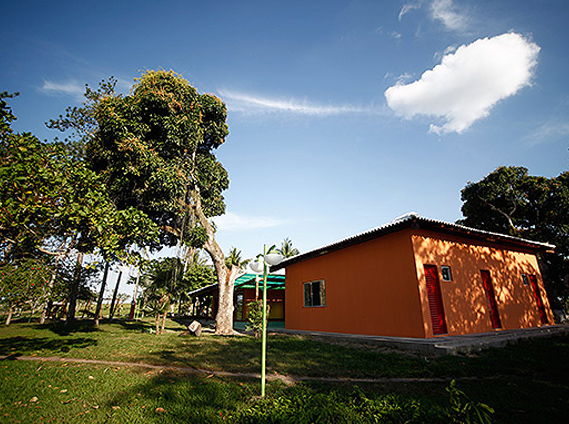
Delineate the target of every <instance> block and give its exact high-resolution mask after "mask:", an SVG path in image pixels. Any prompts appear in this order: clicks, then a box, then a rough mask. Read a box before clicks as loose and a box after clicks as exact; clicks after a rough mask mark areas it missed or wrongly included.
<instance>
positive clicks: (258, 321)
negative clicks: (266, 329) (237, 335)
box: [246, 300, 269, 339]
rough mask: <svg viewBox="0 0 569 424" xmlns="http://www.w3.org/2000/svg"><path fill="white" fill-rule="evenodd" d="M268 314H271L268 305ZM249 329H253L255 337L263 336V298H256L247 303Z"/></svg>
mask: <svg viewBox="0 0 569 424" xmlns="http://www.w3.org/2000/svg"><path fill="white" fill-rule="evenodd" d="M267 316H269V307H268V305H267ZM247 321H249V324H247V326H246V329H247V331H252V332H253V333H254V334H255V338H256V339H258V338H260V337H261V333H262V331H263V302H262V301H261V300H254V301H253V302H249V303H248V304H247Z"/></svg>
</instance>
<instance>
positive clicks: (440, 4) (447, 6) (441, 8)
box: [430, 0, 468, 31]
mask: <svg viewBox="0 0 569 424" xmlns="http://www.w3.org/2000/svg"><path fill="white" fill-rule="evenodd" d="M452 1H453V0H433V2H432V3H431V7H430V12H431V18H432V19H434V20H436V21H440V22H441V23H442V24H443V25H444V26H445V28H446V29H448V30H452V31H462V30H465V29H466V27H467V26H468V19H467V17H466V15H464V14H461V13H458V12H457V10H456V8H455V6H454V4H453V2H452Z"/></svg>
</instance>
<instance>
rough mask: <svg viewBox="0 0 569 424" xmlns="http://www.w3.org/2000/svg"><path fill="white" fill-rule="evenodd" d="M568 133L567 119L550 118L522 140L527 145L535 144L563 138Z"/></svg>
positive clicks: (568, 122) (568, 123)
mask: <svg viewBox="0 0 569 424" xmlns="http://www.w3.org/2000/svg"><path fill="white" fill-rule="evenodd" d="M568 135H569V121H568V120H567V119H560V118H552V119H550V120H548V121H547V122H545V123H543V124H542V125H540V126H539V127H538V128H537V129H536V130H534V131H533V132H531V133H530V134H528V135H527V136H525V137H524V140H525V141H526V142H527V144H528V145H530V146H535V145H538V144H541V143H546V142H548V141H550V140H557V139H559V138H565V137H567V136H568Z"/></svg>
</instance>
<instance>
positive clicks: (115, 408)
mask: <svg viewBox="0 0 569 424" xmlns="http://www.w3.org/2000/svg"><path fill="white" fill-rule="evenodd" d="M112 408H113V409H114V410H115V411H116V410H117V409H121V407H120V406H117V405H115V406H113V407H112Z"/></svg>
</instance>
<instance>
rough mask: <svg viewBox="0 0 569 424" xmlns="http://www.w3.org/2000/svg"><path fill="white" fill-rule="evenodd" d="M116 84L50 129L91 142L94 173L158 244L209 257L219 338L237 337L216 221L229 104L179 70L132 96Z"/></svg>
mask: <svg viewBox="0 0 569 424" xmlns="http://www.w3.org/2000/svg"><path fill="white" fill-rule="evenodd" d="M114 85H115V81H114V80H112V79H111V80H110V81H108V82H105V83H103V84H102V85H101V86H100V88H99V90H97V91H93V90H89V89H88V90H87V94H86V96H87V103H86V104H85V106H84V107H83V108H81V109H76V108H73V109H69V110H68V112H67V114H66V116H65V117H60V119H59V120H57V121H53V122H52V123H51V126H52V127H53V128H59V129H62V130H67V129H72V130H74V131H75V132H76V135H77V136H79V138H80V139H82V140H86V146H87V149H86V156H87V158H88V161H89V165H90V168H91V169H92V170H94V171H95V172H96V173H97V175H99V176H100V177H101V178H102V180H103V181H104V183H105V185H106V188H107V191H108V195H109V197H110V199H111V201H112V203H113V204H114V205H115V206H116V207H117V208H118V209H119V210H124V209H126V208H129V207H133V208H135V209H136V210H138V211H141V212H143V213H144V214H145V215H146V216H148V217H149V218H150V219H151V220H152V222H153V223H154V224H155V225H156V226H157V227H158V228H160V230H161V231H160V240H159V243H158V244H155V245H154V246H151V247H158V245H164V244H165V245H170V246H172V245H174V244H176V242H178V241H179V240H181V241H182V242H183V243H184V244H186V245H189V246H192V247H203V248H204V249H205V250H206V251H207V252H208V253H209V254H210V256H211V258H212V261H213V264H214V267H215V269H216V274H217V278H218V282H219V287H220V302H219V306H220V307H219V313H218V316H217V318H216V324H217V329H216V331H217V332H218V333H220V334H229V333H232V331H233V321H232V310H233V285H232V284H233V281H232V280H231V278H232V275H233V274H232V273H231V272H230V270H229V269H227V267H226V265H225V258H224V255H223V252H222V250H221V249H220V247H219V246H218V245H217V243H216V241H215V238H214V235H215V230H214V227H213V225H212V223H211V222H210V218H212V217H215V216H218V215H220V214H222V213H224V211H225V203H224V200H223V195H222V193H223V191H224V190H225V189H227V188H228V186H229V178H228V176H227V172H226V170H225V169H224V168H223V166H222V165H221V164H220V163H219V161H217V159H216V157H215V155H214V151H215V149H217V148H218V147H219V146H220V145H221V144H222V143H223V142H224V141H225V137H226V135H227V134H228V129H227V124H226V123H225V119H226V116H227V112H226V108H225V105H224V104H223V102H222V101H221V100H219V99H218V98H217V97H215V96H213V95H210V94H200V93H198V92H197V90H196V89H195V88H194V87H192V86H191V85H190V84H189V83H188V82H187V81H186V80H185V79H183V78H182V77H180V76H179V75H177V74H175V73H174V72H171V71H170V72H166V71H148V72H146V73H144V74H143V75H142V77H141V78H140V79H139V80H138V81H137V82H136V84H135V85H134V87H133V89H132V91H131V94H129V95H125V96H123V95H119V94H116V93H115V92H114Z"/></svg>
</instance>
